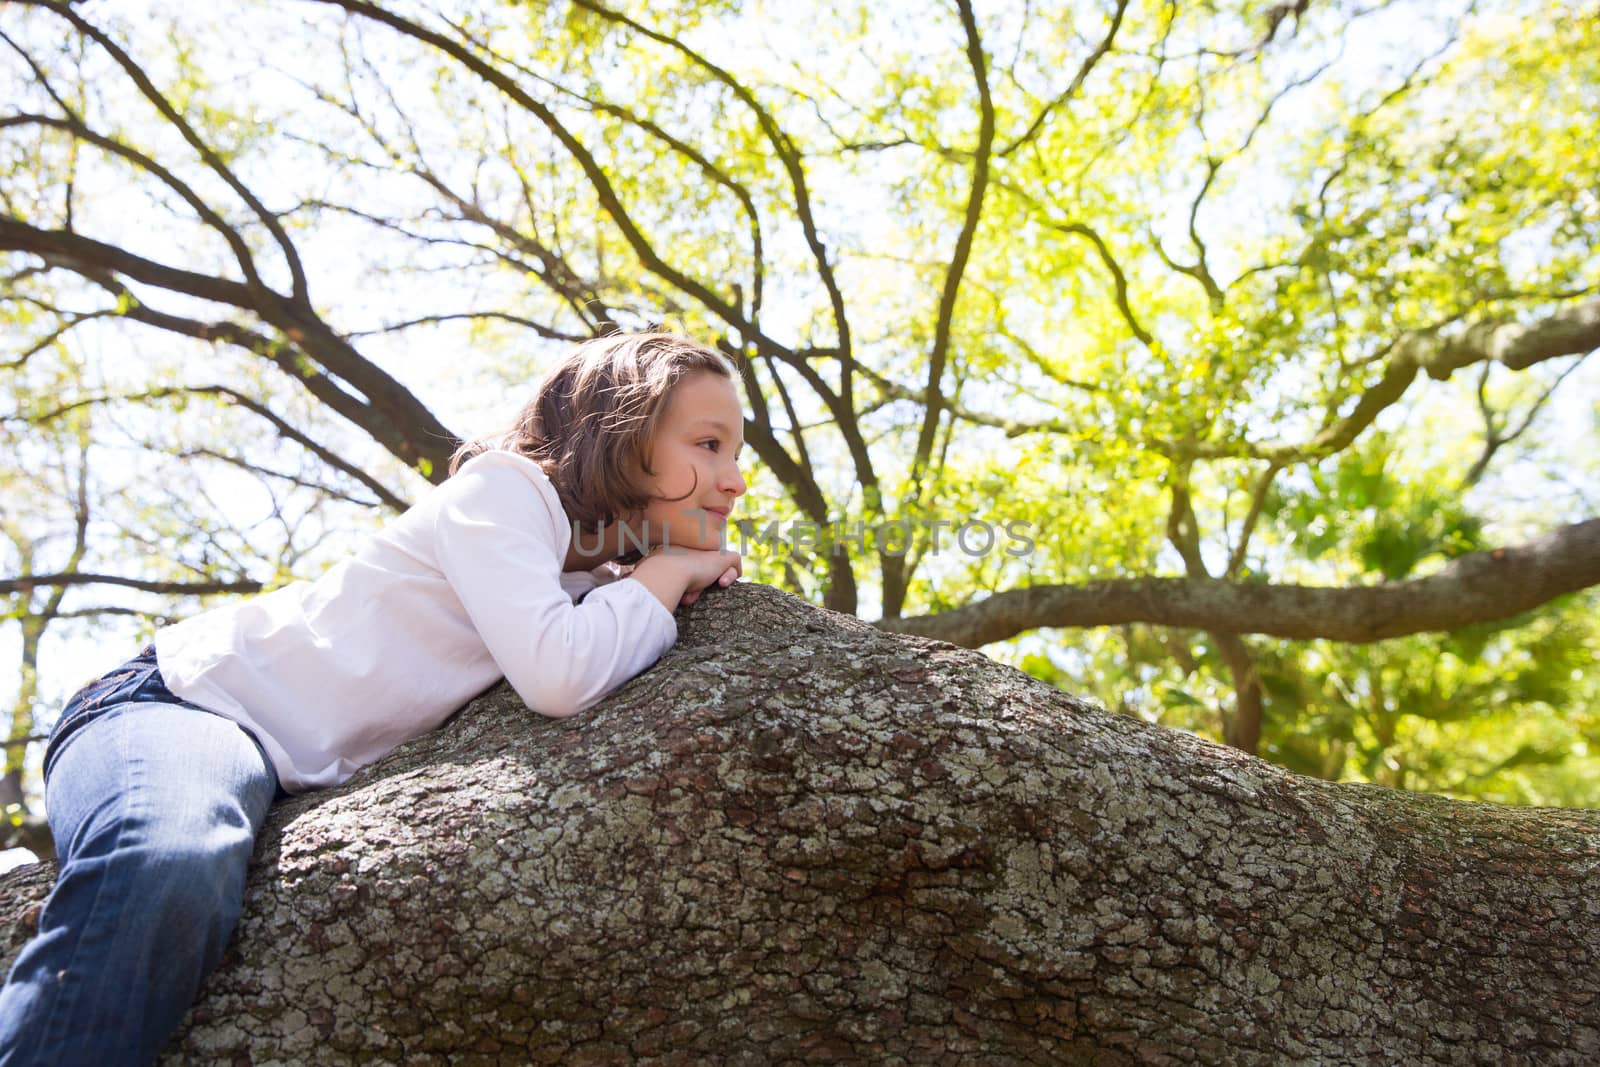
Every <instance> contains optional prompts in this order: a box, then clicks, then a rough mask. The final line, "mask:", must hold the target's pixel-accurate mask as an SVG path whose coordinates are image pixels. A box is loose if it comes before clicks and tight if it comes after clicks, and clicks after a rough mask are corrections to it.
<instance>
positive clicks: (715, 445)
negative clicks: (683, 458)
mask: <svg viewBox="0 0 1600 1067" xmlns="http://www.w3.org/2000/svg"><path fill="white" fill-rule="evenodd" d="M700 443H701V444H702V445H705V446H707V447H709V448H710V449H711V451H713V452H715V451H716V450H717V449H718V448H720V447H722V442H721V441H718V440H717V439H716V438H715V437H713V438H711V439H710V440H707V441H701V442H700Z"/></svg>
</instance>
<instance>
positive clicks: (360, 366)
mask: <svg viewBox="0 0 1600 1067" xmlns="http://www.w3.org/2000/svg"><path fill="white" fill-rule="evenodd" d="M4 249H9V250H13V251H19V252H28V253H31V254H33V255H36V256H39V257H40V258H41V259H43V260H44V261H45V262H46V263H48V264H51V265H54V266H60V267H64V268H66V269H68V270H72V271H74V272H76V273H78V274H81V275H82V276H83V277H85V278H88V279H89V280H91V281H93V282H95V283H96V284H98V285H100V286H102V287H104V288H105V289H107V291H109V292H112V293H114V294H116V295H118V296H119V298H120V299H121V303H119V314H122V315H124V316H126V317H128V318H132V319H135V320H137V321H142V322H145V323H146V324H148V325H152V326H157V327H159V328H162V329H166V330H169V331H172V332H174V333H179V334H183V335H185V336H189V337H195V338H199V339H202V340H225V341H228V342H230V343H233V344H238V345H240V346H242V347H244V348H247V349H249V350H250V351H252V352H254V353H256V354H257V355H260V356H263V357H265V358H268V359H271V360H272V361H273V362H274V363H276V364H277V365H278V366H279V367H280V368H282V369H283V370H284V371H285V372H286V373H288V374H290V375H291V376H292V377H294V378H295V379H296V380H298V381H300V382H301V383H302V384H303V385H305V387H306V388H307V389H309V390H311V392H312V393H313V394H314V395H315V396H316V397H317V399H319V400H321V401H322V402H323V403H325V404H327V405H328V406H329V407H330V408H331V409H332V410H334V411H336V412H338V413H339V414H340V415H342V416H343V417H344V418H346V419H348V420H349V421H350V422H351V423H353V424H354V425H356V426H358V427H360V428H361V430H362V431H364V432H365V433H367V434H368V435H369V436H371V437H372V439H373V440H374V441H377V442H378V443H379V444H380V445H382V446H383V447H384V448H385V449H387V450H388V451H389V452H390V453H391V454H393V455H395V456H396V457H398V458H399V459H401V460H402V461H404V462H405V463H406V464H408V465H414V466H418V465H420V466H426V467H427V468H428V473H427V475H426V476H427V477H429V478H431V479H432V480H435V481H438V480H441V479H442V478H443V477H444V475H445V470H446V468H447V466H448V460H449V457H450V453H451V451H452V450H453V446H454V442H455V440H456V438H455V435H454V434H452V433H451V432H450V430H449V429H448V428H446V427H445V426H444V424H443V423H441V422H439V420H438V419H437V418H436V417H435V416H434V415H433V413H432V412H431V411H429V410H428V408H427V406H426V405H424V404H423V403H422V402H421V401H420V400H418V399H417V398H416V396H415V395H414V394H412V393H411V392H410V390H408V389H406V388H405V386H403V385H401V384H400V383H399V382H398V381H396V380H395V379H394V377H393V376H391V375H389V374H388V373H386V372H385V371H384V370H383V369H382V368H380V367H379V366H377V364H375V363H373V362H371V361H370V360H368V359H367V358H366V357H364V356H362V355H361V353H360V352H358V351H356V349H355V348H354V347H352V346H351V345H350V344H349V342H347V341H345V340H344V339H343V338H341V337H340V336H339V335H338V334H336V333H335V332H334V331H333V330H332V329H331V328H330V327H329V326H328V325H327V323H325V322H323V321H322V320H321V319H320V318H318V317H317V315H316V314H315V313H314V312H312V311H309V310H307V309H306V308H304V307H302V306H300V305H299V304H296V303H294V302H292V301H289V300H286V299H285V298H283V297H281V296H279V295H278V294H277V293H274V292H273V291H272V290H270V289H267V288H264V287H261V286H249V285H245V284H242V283H240V282H235V281H230V280H228V279H225V278H215V277H212V276H210V275H205V274H196V273H195V272H193V271H188V270H182V269H180V268H177V267H169V266H167V265H165V264H162V263H157V262H155V261H153V260H149V259H145V258H144V257H142V256H138V255H135V254H133V253H131V252H128V251H127V250H125V249H122V248H118V247H117V246H115V245H110V244H106V243H104V242H102V241H97V240H94V239H93V238H89V237H83V236H80V235H79V234H75V233H69V232H67V231H65V230H43V229H39V228H38V227H35V226H30V225H28V224H27V223H25V222H22V221H21V220H19V219H15V218H9V217H6V216H0V250H4ZM113 275H121V276H122V277H125V278H129V279H131V280H133V281H136V282H140V283H142V284H146V285H151V286H154V287H156V288H158V289H165V290H167V291H168V292H173V293H180V294H183V295H185V296H192V297H197V298H199V299H202V300H209V301H213V302H215V303H220V304H226V305H228V306H230V307H235V308H239V309H241V310H244V311H249V312H252V313H253V314H255V315H258V316H260V318H261V319H262V320H263V321H265V322H266V323H268V324H270V325H271V326H273V327H274V328H276V329H277V330H278V331H279V333H281V334H282V335H283V337H284V338H285V339H286V340H285V341H279V340H276V339H273V338H269V337H266V336H264V335H261V334H257V333H254V332H252V331H250V330H247V329H245V328H244V327H241V326H238V325H237V324H232V323H204V322H199V321H198V320H194V319H188V318H184V317H181V316H176V315H170V314H167V313H164V312H160V311H156V310H155V309H153V308H150V307H148V306H146V305H145V304H143V303H142V302H140V301H139V300H138V299H137V298H135V297H134V296H133V294H132V293H129V292H128V291H127V290H126V288H125V287H124V286H123V285H122V283H121V282H120V281H118V280H116V278H114V277H113ZM308 356H309V357H310V359H309V360H308V359H306V358H305V357H308ZM318 364H320V369H319V368H318V367H317V365H318ZM324 370H325V371H326V372H327V373H323V371H324Z"/></svg>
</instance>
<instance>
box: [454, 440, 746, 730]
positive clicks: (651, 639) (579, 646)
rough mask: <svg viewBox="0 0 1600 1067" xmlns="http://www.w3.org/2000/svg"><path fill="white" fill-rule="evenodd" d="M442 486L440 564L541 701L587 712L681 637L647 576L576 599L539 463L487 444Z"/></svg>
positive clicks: (539, 706)
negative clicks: (565, 576)
mask: <svg viewBox="0 0 1600 1067" xmlns="http://www.w3.org/2000/svg"><path fill="white" fill-rule="evenodd" d="M435 495H436V497H437V499H438V505H437V509H436V513H435V515H434V519H433V524H432V526H433V528H432V537H431V540H432V548H433V555H434V557H435V560H436V562H437V565H438V568H439V570H440V572H441V573H442V574H443V576H444V578H445V580H446V581H448V582H449V583H450V586H451V588H452V590H453V591H454V592H455V594H456V597H457V598H458V599H459V600H460V601H461V605H462V607H463V608H464V609H465V611H466V613H467V616H468V617H469V619H470V620H471V623H472V626H473V628H474V629H475V630H476V631H477V633H478V635H479V636H480V637H481V638H482V640H483V643H484V645H485V647H486V648H487V649H488V652H489V655H490V656H491V657H493V659H494V661H495V664H496V665H497V666H498V667H499V668H500V671H501V673H502V674H504V675H505V677H506V680H507V681H509V682H510V683H511V685H512V687H513V688H514V689H516V691H517V694H518V695H519V696H520V697H522V699H523V701H524V702H525V703H526V704H527V705H528V706H529V707H530V708H532V709H533V710H535V711H537V712H540V713H542V714H545V715H552V716H558V717H565V716H568V715H573V714H576V713H577V712H579V711H582V710H584V709H585V708H587V707H589V706H591V705H593V704H595V703H597V702H598V701H599V700H601V699H602V698H603V697H605V696H606V695H607V694H608V693H610V692H611V691H612V690H614V689H616V688H617V687H618V686H620V685H622V683H624V682H626V681H627V680H628V679H630V678H632V677H633V676H634V675H636V674H638V673H639V672H640V671H642V670H644V669H645V668H646V667H648V666H649V665H650V664H652V663H654V662H655V661H656V660H657V659H658V658H660V656H661V654H662V653H663V652H665V651H666V650H667V649H668V648H670V647H671V646H672V643H673V642H674V641H676V640H677V636H678V628H677V623H676V621H675V620H674V619H673V617H672V612H671V609H670V608H669V607H667V605H666V604H665V602H664V601H662V600H661V599H659V597H658V595H657V593H656V591H655V590H653V589H651V588H649V587H648V586H646V585H645V584H644V583H643V582H640V581H635V580H630V579H622V580H620V581H616V582H612V583H609V584H606V585H601V586H598V587H597V588H595V589H594V590H593V591H591V592H590V593H589V594H588V595H587V596H585V597H584V598H583V602H582V603H581V604H573V603H572V599H571V597H570V596H569V595H568V594H567V592H566V591H565V590H564V589H562V588H561V568H562V562H563V561H564V559H565V557H566V545H567V537H568V536H570V535H569V534H568V532H567V530H566V528H565V526H566V521H567V520H566V514H565V512H563V511H562V510H561V504H560V501H559V500H558V498H557V497H556V494H555V490H554V488H552V487H551V485H550V483H549V481H548V479H546V478H545V476H544V472H543V471H540V470H539V468H538V466H537V465H536V464H534V463H533V462H532V461H530V460H526V459H523V458H522V457H520V456H512V455H510V454H508V453H495V452H491V453H486V454H484V455H481V456H478V457H477V458H475V459H473V460H472V462H471V463H469V464H467V465H466V466H465V467H463V468H462V469H461V471H460V472H459V473H458V474H456V475H455V476H454V477H452V478H451V479H450V480H449V481H447V482H446V483H445V484H444V485H442V486H440V487H439V489H438V490H436V491H435ZM653 569H656V570H659V569H661V568H659V567H658V568H653ZM636 573H637V569H636ZM712 580H714V578H713V579H712ZM669 591H670V590H669ZM678 595H679V596H680V597H681V596H682V592H681V591H680V592H679V594H678ZM674 604H676V601H674Z"/></svg>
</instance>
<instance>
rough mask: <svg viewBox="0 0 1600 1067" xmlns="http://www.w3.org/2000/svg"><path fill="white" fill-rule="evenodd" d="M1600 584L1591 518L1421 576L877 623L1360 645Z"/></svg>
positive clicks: (1073, 596) (1105, 591) (990, 606)
mask: <svg viewBox="0 0 1600 1067" xmlns="http://www.w3.org/2000/svg"><path fill="white" fill-rule="evenodd" d="M1596 584H1600V519H1588V520H1586V521H1584V522H1579V523H1574V524H1572V525H1571V526H1565V527H1562V528H1561V529H1559V530H1556V531H1554V532H1552V533H1549V534H1546V535H1545V536H1543V537H1540V538H1537V539H1535V540H1533V541H1529V542H1527V543H1526V544H1522V545H1515V546H1510V547H1506V548H1497V549H1493V550H1492V551H1487V552H1475V553H1473V554H1471V555H1468V556H1462V557H1461V558H1460V559H1457V560H1455V561H1453V562H1451V563H1450V564H1449V565H1448V566H1446V567H1445V568H1444V569H1443V570H1442V571H1440V572H1439V573H1437V574H1434V575H1430V576H1429V577H1426V578H1416V579H1412V580H1410V581H1405V582H1393V583H1386V584H1383V585H1377V586H1365V587H1356V588H1345V589H1338V588H1323V587H1312V586H1298V585H1267V584H1259V585H1257V584H1243V583H1236V582H1226V581H1213V580H1208V579H1200V580H1197V579H1192V578H1131V579H1120V580H1115V581H1106V582H1093V583H1090V584H1088V585H1081V586H1067V585H1039V586H1033V587H1031V588H1027V589H1014V590H1009V591H1007V592H1003V593H996V594H995V595H994V596H991V597H989V598H988V599H986V600H981V601H978V602H977V603H973V604H968V605H966V606H964V607H960V608H956V609H955V610H953V611H946V612H942V613H940V614H938V615H923V616H918V617H915V618H906V619H889V620H884V621H882V622H880V623H879V625H880V626H882V627H883V628H884V629H887V630H892V631H895V632H897V633H913V634H919V635H921V636H924V637H932V638H937V639H939V640H941V641H949V642H950V643H951V644H957V645H964V646H967V647H969V648H976V647H978V646H980V645H986V644H989V643H990V642H992V641H1003V640H1005V639H1006V638H1009V637H1014V636H1016V635H1017V634H1019V633H1024V632H1026V631H1028V630H1034V629H1038V628H1040V627H1045V626H1052V627H1082V626H1116V625H1120V624H1123V623H1130V622H1144V623H1152V624H1154V625H1157V626H1177V627H1183V628H1188V629H1202V630H1209V631H1214V632H1217V633H1233V634H1247V633H1256V634H1269V635H1272V636H1274V637H1287V638H1293V639H1297V640H1311V639H1315V638H1322V639H1326V640H1331V641H1349V642H1354V643H1362V642H1367V641H1379V640H1383V639H1385V638H1390V637H1404V636H1406V635H1407V634H1415V633H1427V632H1432V631H1441V630H1454V629H1459V628H1460V627H1463V626H1469V625H1472V624H1474V623H1483V622H1495V621H1498V620H1502V619H1508V618H1511V617H1512V616H1514V615H1518V614H1520V613H1522V612H1524V611H1529V610H1531V609H1533V608H1536V607H1538V606H1539V605H1541V604H1545V603H1547V602H1549V601H1550V600H1553V599H1554V598H1556V597H1558V596H1561V595H1563V594H1565V593H1572V592H1576V591H1577V590H1580V589H1586V588H1588V587H1589V586H1592V585H1596Z"/></svg>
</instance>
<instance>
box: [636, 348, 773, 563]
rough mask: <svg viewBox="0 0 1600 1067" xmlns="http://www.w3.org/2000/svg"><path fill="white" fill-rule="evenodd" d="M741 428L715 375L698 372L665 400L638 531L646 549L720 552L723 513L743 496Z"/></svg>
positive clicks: (733, 397) (729, 391)
mask: <svg viewBox="0 0 1600 1067" xmlns="http://www.w3.org/2000/svg"><path fill="white" fill-rule="evenodd" d="M743 427H744V414H743V412H742V411H741V410H740V408H739V392H738V390H737V389H735V388H734V384H733V382H732V381H731V380H729V379H727V378H724V377H722V376H721V375H719V374H713V373H711V372H710V371H697V372H695V373H694V374H691V375H689V376H688V377H686V378H684V379H683V380H681V381H680V382H678V384H677V385H676V386H674V387H673V389H672V392H671V393H669V394H667V403H666V408H665V409H664V410H663V411H662V413H661V419H660V421H659V422H657V424H656V435H655V440H654V441H653V442H652V445H651V456H650V466H651V467H652V468H653V469H654V471H655V474H654V476H653V479H652V481H651V483H650V495H651V497H652V499H651V501H650V504H649V506H647V507H646V508H645V509H644V512H643V513H642V515H641V516H640V522H639V523H638V524H637V530H638V532H640V533H641V534H642V536H643V537H644V539H645V541H646V543H647V544H648V545H649V546H650V547H652V548H654V547H657V546H660V545H675V546H677V547H680V548H703V549H709V548H720V547H722V544H723V530H724V529H725V527H726V526H727V522H728V514H729V512H730V511H732V509H733V502H734V501H735V500H736V499H738V498H739V497H740V496H743V495H744V491H745V489H746V486H745V483H744V478H742V477H741V476H740V474H739V453H740V451H741V450H743V448H744V429H743Z"/></svg>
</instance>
